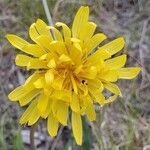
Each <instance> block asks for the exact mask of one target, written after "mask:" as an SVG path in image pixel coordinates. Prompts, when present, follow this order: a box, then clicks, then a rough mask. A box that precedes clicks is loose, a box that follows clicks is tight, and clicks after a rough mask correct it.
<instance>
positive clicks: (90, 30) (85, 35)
mask: <svg viewBox="0 0 150 150" xmlns="http://www.w3.org/2000/svg"><path fill="white" fill-rule="evenodd" d="M95 29H96V24H95V23H93V22H87V23H86V24H85V25H84V26H83V27H82V29H81V31H80V33H79V39H80V40H81V41H84V42H86V41H87V40H89V39H90V38H91V37H92V36H93V34H94V32H95Z"/></svg>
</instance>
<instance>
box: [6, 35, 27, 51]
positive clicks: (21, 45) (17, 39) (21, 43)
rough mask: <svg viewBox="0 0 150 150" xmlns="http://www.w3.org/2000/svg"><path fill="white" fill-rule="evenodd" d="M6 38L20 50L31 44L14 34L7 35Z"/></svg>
mask: <svg viewBox="0 0 150 150" xmlns="http://www.w3.org/2000/svg"><path fill="white" fill-rule="evenodd" d="M6 38H7V40H8V41H9V42H10V43H11V44H12V45H13V46H15V47H16V48H18V49H20V50H23V48H24V46H25V45H28V44H29V43H28V42H27V41H25V40H23V39H22V38H20V37H19V36H16V35H14V34H7V35H6Z"/></svg>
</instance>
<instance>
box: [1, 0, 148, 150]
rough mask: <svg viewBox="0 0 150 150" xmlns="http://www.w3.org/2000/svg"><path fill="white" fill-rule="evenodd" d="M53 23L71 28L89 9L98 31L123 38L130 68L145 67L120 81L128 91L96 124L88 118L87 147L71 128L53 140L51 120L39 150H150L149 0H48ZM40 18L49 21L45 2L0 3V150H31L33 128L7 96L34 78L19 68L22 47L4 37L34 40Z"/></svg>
mask: <svg viewBox="0 0 150 150" xmlns="http://www.w3.org/2000/svg"><path fill="white" fill-rule="evenodd" d="M47 1H48V6H49V9H50V12H51V14H52V19H53V22H54V23H55V22H57V21H62V22H65V23H67V24H68V25H69V26H71V23H72V21H73V17H74V15H75V13H76V11H77V9H78V8H79V7H80V6H81V5H88V6H89V7H90V20H91V21H94V22H95V23H96V24H97V26H98V27H97V32H103V33H105V34H106V35H107V36H108V37H109V39H108V41H110V40H111V39H114V38H115V37H119V36H123V37H124V38H125V40H126V47H125V48H124V50H123V51H121V52H120V53H126V54H127V55H128V62H127V66H142V68H143V70H142V72H141V73H140V75H139V76H138V77H137V78H136V79H133V80H130V81H127V80H124V81H119V82H118V85H120V87H121V89H122V93H123V97H122V98H118V99H117V100H116V101H115V102H114V103H112V104H109V105H106V106H105V107H103V108H101V109H99V108H96V110H97V121H96V122H93V123H88V122H87V121H86V119H85V118H84V117H83V130H84V135H83V145H82V146H80V147H79V146H77V145H76V144H75V141H74V138H73V136H72V132H71V127H64V128H60V130H59V132H58V136H57V137H55V138H53V139H52V138H50V137H49V135H48V133H47V129H46V122H45V121H44V120H41V121H39V125H38V127H37V129H36V131H35V144H36V147H37V149H38V150H50V149H51V150H150V0H47ZM37 18H41V19H43V20H44V21H45V22H48V21H47V18H46V15H45V11H44V9H43V5H42V1H41V0H0V150H23V149H24V150H30V140H29V133H30V127H26V126H20V125H19V123H18V118H19V117H20V115H21V114H22V112H23V111H24V109H25V108H20V107H19V105H18V104H17V103H13V102H10V101H9V100H8V98H7V94H8V93H9V92H10V91H11V90H13V89H14V88H15V87H17V86H18V85H20V84H22V83H23V82H24V81H25V79H26V78H27V77H28V76H29V74H30V73H29V72H27V71H25V69H24V68H19V67H17V66H15V63H14V59H15V55H16V53H19V51H18V50H17V49H15V48H14V47H12V46H11V45H10V44H9V43H8V42H7V40H6V39H5V35H6V34H7V33H13V34H17V35H18V36H21V37H23V38H24V39H26V40H29V41H30V39H29V36H28V28H29V26H30V25H31V24H32V23H33V22H35V21H36V19H37Z"/></svg>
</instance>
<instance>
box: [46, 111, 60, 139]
mask: <svg viewBox="0 0 150 150" xmlns="http://www.w3.org/2000/svg"><path fill="white" fill-rule="evenodd" d="M58 127H59V123H58V121H57V120H56V118H55V117H54V116H53V114H52V113H50V115H49V116H48V121H47V128H48V133H49V134H50V136H52V137H54V136H56V135H57V131H58Z"/></svg>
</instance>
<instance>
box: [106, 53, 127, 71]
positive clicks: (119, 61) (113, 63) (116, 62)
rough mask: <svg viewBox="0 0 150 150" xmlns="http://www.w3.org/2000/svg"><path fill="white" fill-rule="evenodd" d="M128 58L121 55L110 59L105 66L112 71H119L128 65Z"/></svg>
mask: <svg viewBox="0 0 150 150" xmlns="http://www.w3.org/2000/svg"><path fill="white" fill-rule="evenodd" d="M126 59H127V56H126V55H125V54H124V55H121V56H118V57H115V58H112V59H109V60H107V61H105V64H106V65H107V66H108V67H109V68H110V69H119V68H121V67H123V66H124V65H125V63H126Z"/></svg>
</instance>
